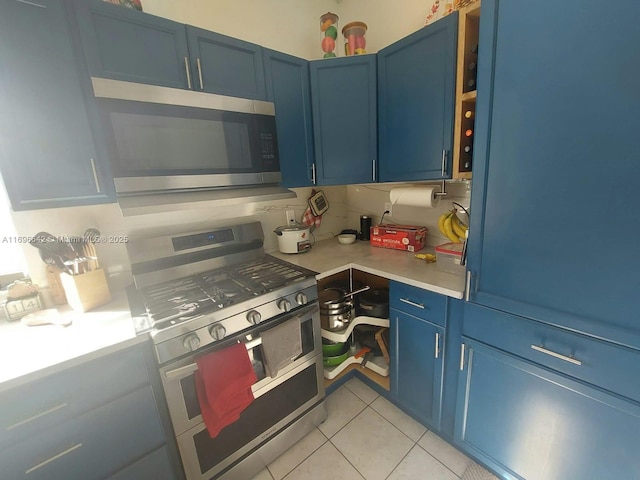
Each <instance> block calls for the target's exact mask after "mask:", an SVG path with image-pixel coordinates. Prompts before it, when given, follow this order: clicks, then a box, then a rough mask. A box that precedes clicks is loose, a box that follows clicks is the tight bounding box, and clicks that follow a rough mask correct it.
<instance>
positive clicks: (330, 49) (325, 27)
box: [320, 12, 339, 58]
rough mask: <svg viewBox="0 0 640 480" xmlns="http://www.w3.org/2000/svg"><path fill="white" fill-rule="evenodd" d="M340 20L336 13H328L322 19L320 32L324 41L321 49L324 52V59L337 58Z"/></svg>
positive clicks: (321, 43)
mask: <svg viewBox="0 0 640 480" xmlns="http://www.w3.org/2000/svg"><path fill="white" fill-rule="evenodd" d="M338 20H339V17H338V15H336V14H335V13H331V12H327V13H325V14H324V15H322V16H321V17H320V32H321V34H322V35H321V36H322V40H321V41H320V47H321V48H322V51H323V52H324V55H323V56H322V58H333V57H335V56H336V52H335V50H336V43H337V41H338Z"/></svg>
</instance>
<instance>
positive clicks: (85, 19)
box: [73, 0, 193, 88]
mask: <svg viewBox="0 0 640 480" xmlns="http://www.w3.org/2000/svg"><path fill="white" fill-rule="evenodd" d="M73 5H74V9H75V13H76V17H77V20H78V27H79V30H80V37H81V41H82V47H83V48H84V54H85V58H86V61H87V64H88V66H89V73H90V75H91V76H94V77H104V78H112V79H115V80H125V81H128V82H138V83H150V84H153V85H161V86H164V87H175V88H190V87H189V84H190V82H191V81H193V79H192V78H190V77H191V71H190V60H189V51H188V49H187V36H186V33H185V26H184V24H182V23H177V22H172V21H170V20H166V19H164V18H160V17H156V16H153V15H148V14H146V13H142V12H139V11H137V10H131V9H128V8H122V7H120V6H117V5H112V4H109V3H107V2H104V1H99V0H74V3H73Z"/></svg>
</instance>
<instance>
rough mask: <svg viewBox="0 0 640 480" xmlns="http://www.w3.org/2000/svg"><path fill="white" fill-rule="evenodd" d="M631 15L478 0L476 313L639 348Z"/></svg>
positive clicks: (621, 9)
mask: <svg viewBox="0 0 640 480" xmlns="http://www.w3.org/2000/svg"><path fill="white" fill-rule="evenodd" d="M630 12H635V13H637V12H638V4H637V2H636V1H634V0H623V1H621V2H618V3H616V8H615V9H610V8H602V5H601V4H600V3H598V2H595V1H589V2H584V1H580V0H570V1H566V2H560V3H556V4H554V8H551V9H550V8H540V6H539V5H536V4H534V3H532V2H528V1H526V0H509V1H506V0H483V2H482V16H481V18H480V51H479V63H478V84H479V86H480V88H481V91H480V92H479V93H478V98H477V110H476V139H475V156H474V161H475V165H474V179H475V182H474V185H473V196H472V199H471V210H472V212H473V215H472V219H471V230H470V243H469V250H468V271H469V272H471V278H470V283H471V295H470V300H471V301H472V302H475V303H478V304H482V305H486V306H489V307H493V308H496V309H498V310H503V311H507V312H511V313H516V314H519V315H523V316H525V317H529V318H533V319H537V320H540V321H549V322H553V323H554V324H555V325H562V326H566V327H568V328H571V329H575V330H578V331H583V332H588V333H590V334H593V335H595V336H598V337H601V338H608V339H611V340H614V341H617V342H620V343H622V344H626V345H630V346H635V347H640V327H639V326H638V321H637V318H638V314H637V311H638V306H637V303H638V302H637V290H638V288H637V285H638V268H637V261H635V257H634V255H633V252H634V251H635V250H636V248H637V241H638V240H637V239H638V236H639V235H640V224H639V223H638V222H635V221H633V220H631V218H632V217H633V215H632V214H631V216H630V210H629V208H631V209H632V210H633V209H634V208H635V206H636V205H638V204H639V203H640V189H638V188H637V182H636V181H634V180H633V179H636V178H638V177H639V176H640V162H639V161H638V155H637V151H638V148H637V147H638V142H637V125H638V120H637V111H636V110H637V108H636V107H637V104H638V101H637V99H638V86H637V82H635V81H634V79H635V78H638V77H639V76H640V62H638V48H637V45H638V16H637V14H636V15H633V14H629V13H630ZM585 25H589V26H590V27H589V28H585V27H584V26H585ZM492 47H493V48H492ZM611 235H614V236H615V242H613V243H612V242H611V239H612V237H611ZM552 318H553V320H550V319H552Z"/></svg>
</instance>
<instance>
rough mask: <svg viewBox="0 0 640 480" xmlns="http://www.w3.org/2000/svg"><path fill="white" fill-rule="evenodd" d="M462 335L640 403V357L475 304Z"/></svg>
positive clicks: (467, 306)
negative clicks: (638, 376)
mask: <svg viewBox="0 0 640 480" xmlns="http://www.w3.org/2000/svg"><path fill="white" fill-rule="evenodd" d="M463 335H465V336H468V337H471V338H474V339H476V340H480V341H482V342H484V343H486V344H488V345H492V346H494V347H497V348H499V349H501V350H503V351H506V352H509V353H512V354H514V355H517V356H519V357H521V358H525V359H528V360H531V361H533V362H536V363H538V364H541V365H543V366H546V367H548V368H551V369H553V370H556V371H559V372H562V373H565V374H567V375H571V376H572V377H575V378H577V379H580V380H583V381H585V382H588V383H591V384H593V385H596V386H598V387H601V388H604V389H606V390H609V391H611V392H614V393H617V394H618V395H622V396H624V397H627V398H630V399H632V400H635V401H638V402H640V383H638V379H637V375H638V374H637V372H638V371H640V352H638V351H635V350H632V349H628V348H625V347H621V346H619V345H615V344H612V343H609V342H606V341H602V340H597V339H595V338H592V337H588V336H586V335H582V334H579V333H573V332H569V331H567V330H563V329H560V328H556V327H552V326H549V325H545V324H542V323H539V322H535V321H532V320H528V319H525V318H522V317H517V316H515V315H510V314H507V313H503V312H499V311H497V310H493V309H490V308H486V307H481V306H478V305H474V304H471V303H467V304H465V314H464V324H463Z"/></svg>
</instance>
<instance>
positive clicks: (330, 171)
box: [310, 55, 378, 185]
mask: <svg viewBox="0 0 640 480" xmlns="http://www.w3.org/2000/svg"><path fill="white" fill-rule="evenodd" d="M310 74H311V101H312V112H313V133H314V142H315V157H316V165H315V168H314V178H313V180H315V182H314V183H317V184H318V185H347V184H350V183H371V182H375V181H377V180H378V175H377V168H378V155H377V151H378V140H377V129H376V118H377V117H376V56H375V55H356V56H352V57H342V58H331V59H325V60H315V61H312V62H310Z"/></svg>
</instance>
